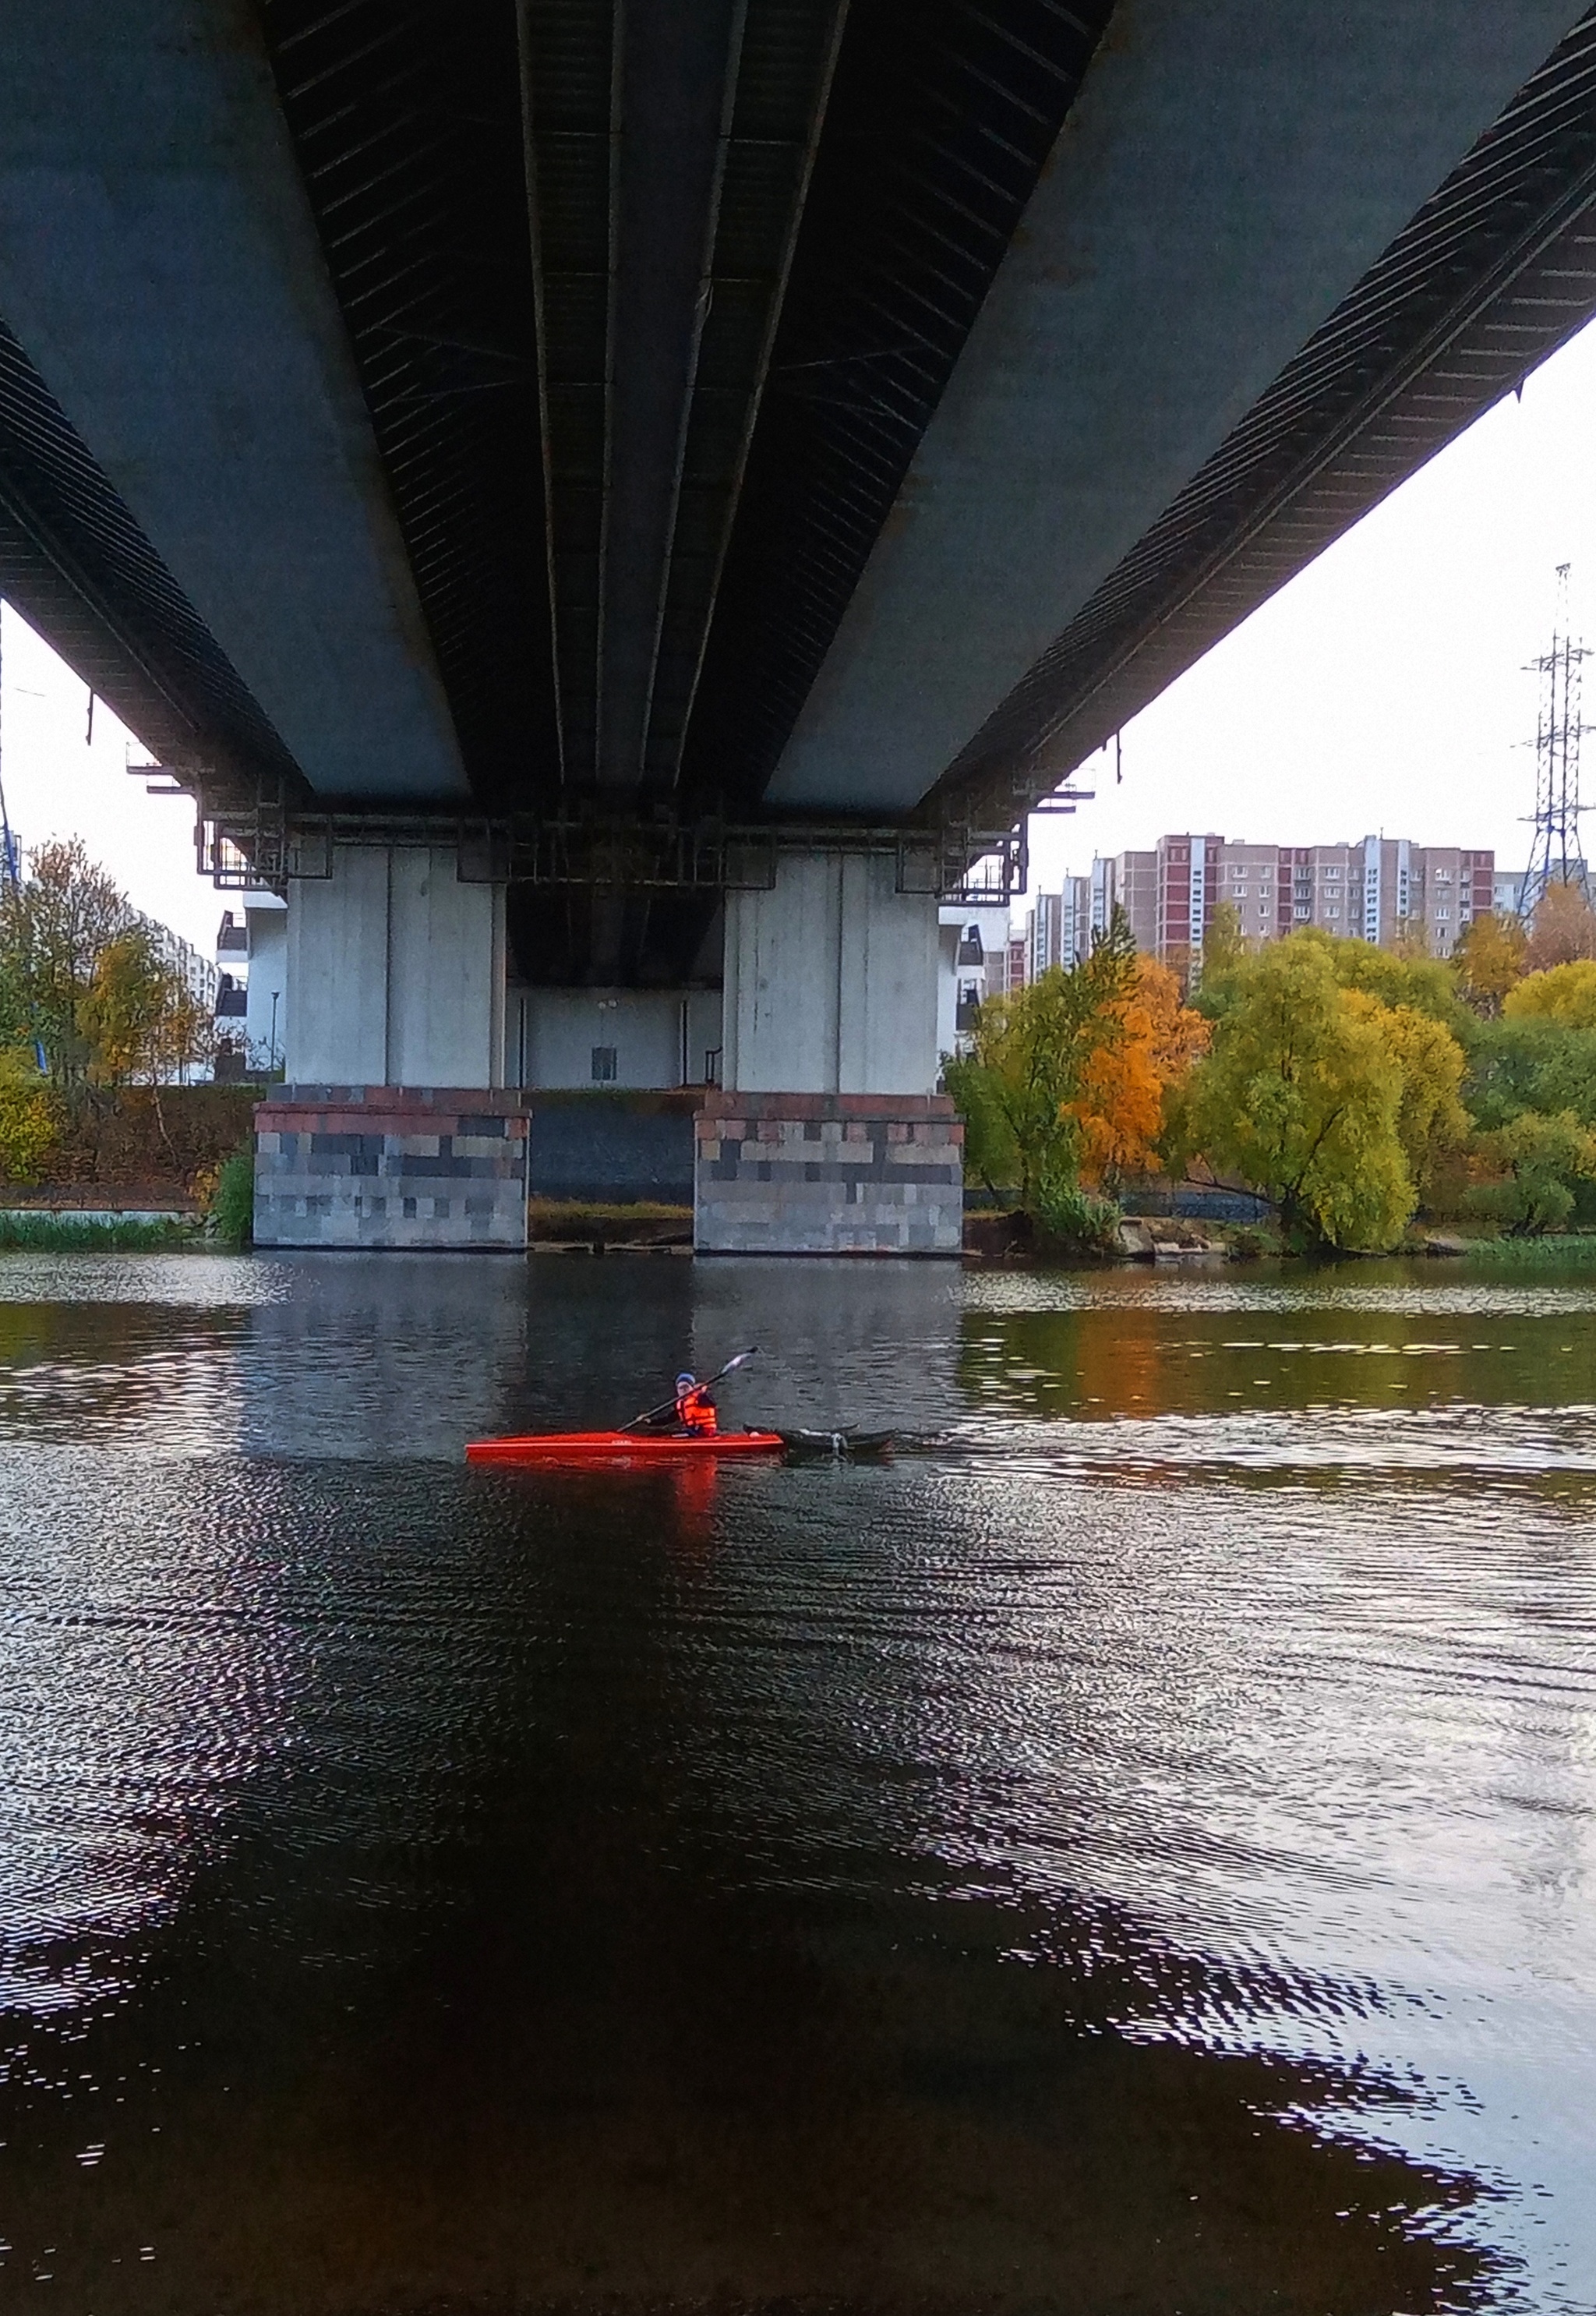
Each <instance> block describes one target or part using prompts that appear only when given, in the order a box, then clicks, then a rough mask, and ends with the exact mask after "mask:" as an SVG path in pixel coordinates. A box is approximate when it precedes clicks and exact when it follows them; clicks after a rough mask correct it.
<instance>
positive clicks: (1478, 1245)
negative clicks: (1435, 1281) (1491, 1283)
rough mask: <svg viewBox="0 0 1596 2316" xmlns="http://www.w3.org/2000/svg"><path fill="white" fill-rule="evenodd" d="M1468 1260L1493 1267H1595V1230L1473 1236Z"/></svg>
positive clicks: (1567, 1268) (1518, 1268) (1578, 1268)
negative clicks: (1528, 1235)
mask: <svg viewBox="0 0 1596 2316" xmlns="http://www.w3.org/2000/svg"><path fill="white" fill-rule="evenodd" d="M1467 1260H1469V1261H1470V1262H1475V1263H1478V1264H1480V1265H1481V1266H1482V1267H1484V1268H1488V1269H1492V1270H1596V1231H1571V1232H1570V1233H1568V1234H1567V1235H1566V1236H1565V1237H1561V1238H1557V1237H1552V1236H1549V1235H1548V1236H1547V1237H1546V1238H1476V1239H1472V1240H1470V1242H1469V1246H1468V1256H1467Z"/></svg>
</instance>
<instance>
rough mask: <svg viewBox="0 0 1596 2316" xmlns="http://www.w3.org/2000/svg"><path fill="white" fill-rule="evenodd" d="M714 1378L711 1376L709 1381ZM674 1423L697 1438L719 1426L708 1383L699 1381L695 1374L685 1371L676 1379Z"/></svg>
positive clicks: (716, 1429)
mask: <svg viewBox="0 0 1596 2316" xmlns="http://www.w3.org/2000/svg"><path fill="white" fill-rule="evenodd" d="M710 1381H711V1382H713V1381H714V1377H713V1376H711V1378H710ZM676 1424H677V1429H678V1431H688V1432H692V1433H693V1434H694V1435H695V1436H696V1437H699V1438H707V1437H708V1436H709V1435H710V1434H711V1433H713V1432H716V1431H718V1430H720V1428H721V1424H720V1418H719V1416H717V1414H716V1413H715V1403H714V1400H713V1399H712V1398H711V1396H710V1389H709V1384H707V1383H700V1382H699V1380H698V1378H697V1376H695V1375H689V1374H687V1373H686V1372H684V1373H683V1374H681V1375H678V1377H677V1379H676Z"/></svg>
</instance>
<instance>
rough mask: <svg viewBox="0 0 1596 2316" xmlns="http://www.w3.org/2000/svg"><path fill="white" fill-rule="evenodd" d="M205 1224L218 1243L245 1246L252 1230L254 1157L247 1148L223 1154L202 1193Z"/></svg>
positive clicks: (253, 1219)
mask: <svg viewBox="0 0 1596 2316" xmlns="http://www.w3.org/2000/svg"><path fill="white" fill-rule="evenodd" d="M201 1203H202V1207H203V1211H204V1215H205V1225H206V1228H207V1230H208V1232H209V1234H210V1235H211V1237H212V1238H214V1239H215V1240H216V1241H217V1244H218V1245H220V1246H227V1247H235V1248H237V1247H245V1246H248V1245H249V1244H250V1243H251V1241H252V1240H253V1236H254V1230H255V1161H254V1154H253V1151H249V1150H235V1152H234V1153H233V1155H232V1156H231V1158H224V1159H223V1161H222V1162H221V1164H220V1165H219V1166H218V1167H217V1170H216V1173H215V1176H214V1179H213V1180H212V1181H211V1182H209V1183H208V1184H207V1185H206V1190H205V1194H204V1195H203V1196H202V1201H201Z"/></svg>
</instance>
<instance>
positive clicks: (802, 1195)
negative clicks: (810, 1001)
mask: <svg viewBox="0 0 1596 2316" xmlns="http://www.w3.org/2000/svg"><path fill="white" fill-rule="evenodd" d="M696 1132H697V1154H696V1169H695V1174H696V1181H695V1206H696V1215H695V1225H694V1244H695V1245H696V1248H697V1251H698V1252H699V1253H700V1254H909V1255H943V1256H948V1255H957V1254H958V1253H959V1252H960V1251H961V1249H962V1244H963V1234H964V1152H963V1142H964V1128H963V1127H962V1125H961V1124H960V1122H959V1120H958V1119H957V1118H955V1117H954V1115H953V1103H952V1102H951V1101H950V1100H948V1099H947V1098H946V1096H945V1095H943V1094H864V1093H842V1094H838V1093H722V1094H711V1095H709V1096H708V1097H707V1098H706V1100H705V1104H704V1107H703V1108H702V1109H700V1111H699V1112H698V1116H697V1119H696Z"/></svg>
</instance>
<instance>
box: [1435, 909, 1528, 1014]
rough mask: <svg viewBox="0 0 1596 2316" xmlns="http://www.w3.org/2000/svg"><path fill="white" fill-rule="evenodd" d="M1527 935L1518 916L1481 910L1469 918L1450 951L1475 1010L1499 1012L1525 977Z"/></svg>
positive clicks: (1464, 989) (1460, 979)
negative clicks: (1455, 945)
mask: <svg viewBox="0 0 1596 2316" xmlns="http://www.w3.org/2000/svg"><path fill="white" fill-rule="evenodd" d="M1529 945H1530V942H1529V935H1528V934H1527V933H1526V932H1525V931H1524V928H1523V926H1522V925H1521V923H1520V922H1519V920H1518V919H1517V917H1500V916H1498V915H1497V914H1496V913H1495V912H1494V910H1491V909H1482V910H1481V912H1480V913H1479V915H1478V916H1477V917H1475V918H1473V919H1471V921H1470V922H1469V923H1468V924H1467V926H1466V927H1465V928H1464V931H1463V933H1462V935H1461V937H1460V938H1459V941H1458V945H1457V947H1456V948H1455V949H1453V951H1452V964H1453V966H1455V967H1456V969H1457V974H1458V978H1459V982H1460V983H1461V984H1462V986H1463V993H1464V995H1465V996H1466V997H1467V1000H1468V1002H1469V1003H1470V1004H1471V1005H1472V1006H1473V1007H1474V1009H1475V1011H1476V1012H1478V1013H1484V1014H1486V1015H1494V1014H1497V1013H1500V1012H1501V1011H1502V1008H1503V999H1504V998H1505V997H1506V995H1507V993H1508V992H1509V990H1511V989H1512V986H1513V984H1515V983H1516V982H1519V981H1521V980H1522V979H1523V976H1524V970H1525V967H1524V952H1525V950H1526V949H1528V947H1529Z"/></svg>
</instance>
